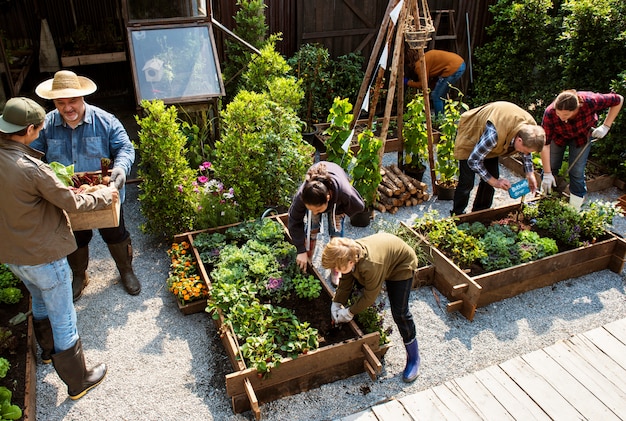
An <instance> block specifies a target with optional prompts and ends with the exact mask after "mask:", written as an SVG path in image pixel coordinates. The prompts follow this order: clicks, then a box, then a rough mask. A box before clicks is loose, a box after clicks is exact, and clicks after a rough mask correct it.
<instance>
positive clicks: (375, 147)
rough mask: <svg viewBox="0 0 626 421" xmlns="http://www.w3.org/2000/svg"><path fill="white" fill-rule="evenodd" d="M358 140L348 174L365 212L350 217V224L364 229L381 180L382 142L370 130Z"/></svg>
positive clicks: (360, 135)
mask: <svg viewBox="0 0 626 421" xmlns="http://www.w3.org/2000/svg"><path fill="white" fill-rule="evenodd" d="M358 140H359V151H358V152H357V154H356V158H355V163H354V166H353V167H352V170H351V172H350V173H351V176H352V185H353V186H354V188H355V189H356V190H357V191H358V192H359V194H360V195H361V197H363V200H364V201H365V211H364V212H362V213H360V214H356V215H354V216H352V217H351V218H350V223H351V224H352V225H354V226H357V227H366V226H367V225H369V223H370V219H371V215H372V208H373V206H374V203H375V202H376V199H377V197H378V185H379V184H380V182H381V180H382V175H381V174H380V150H381V148H382V147H383V142H382V140H380V139H378V138H377V137H375V136H374V132H372V130H370V129H365V130H363V132H361V133H359V135H358Z"/></svg>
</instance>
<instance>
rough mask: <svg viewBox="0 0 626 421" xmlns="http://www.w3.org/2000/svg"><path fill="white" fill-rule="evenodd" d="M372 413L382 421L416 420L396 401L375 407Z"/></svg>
mask: <svg viewBox="0 0 626 421" xmlns="http://www.w3.org/2000/svg"><path fill="white" fill-rule="evenodd" d="M372 412H373V413H374V415H376V418H378V419H379V420H381V421H403V420H404V421H413V420H414V419H415V418H413V417H412V416H411V415H410V414H409V413H408V412H407V411H405V409H404V407H403V406H402V404H401V403H400V402H398V401H397V400H395V399H392V400H390V401H389V402H385V403H383V404H380V405H375V406H373V407H372Z"/></svg>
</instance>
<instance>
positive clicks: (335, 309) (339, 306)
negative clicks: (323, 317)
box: [330, 301, 343, 323]
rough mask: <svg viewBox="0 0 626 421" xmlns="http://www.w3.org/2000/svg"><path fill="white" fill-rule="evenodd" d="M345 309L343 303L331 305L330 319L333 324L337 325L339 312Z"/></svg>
mask: <svg viewBox="0 0 626 421" xmlns="http://www.w3.org/2000/svg"><path fill="white" fill-rule="evenodd" d="M342 308H343V305H342V304H341V303H336V302H334V301H333V303H332V304H331V305H330V317H332V319H333V322H335V323H337V318H338V317H339V310H341V309H342Z"/></svg>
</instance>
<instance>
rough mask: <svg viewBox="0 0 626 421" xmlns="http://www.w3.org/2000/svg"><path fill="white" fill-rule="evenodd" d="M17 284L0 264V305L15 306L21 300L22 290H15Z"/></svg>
mask: <svg viewBox="0 0 626 421" xmlns="http://www.w3.org/2000/svg"><path fill="white" fill-rule="evenodd" d="M19 283H20V280H19V279H18V278H17V277H16V276H15V275H14V274H13V272H11V270H10V269H9V268H8V266H7V265H5V264H1V263H0V303H5V304H15V303H18V302H19V301H20V300H21V299H22V297H23V294H22V290H21V289H19V288H17V285H18V284H19Z"/></svg>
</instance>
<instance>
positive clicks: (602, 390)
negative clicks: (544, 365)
mask: <svg viewBox="0 0 626 421" xmlns="http://www.w3.org/2000/svg"><path fill="white" fill-rule="evenodd" d="M544 351H545V352H546V353H547V354H548V355H549V356H550V357H552V359H554V360H555V361H556V362H558V363H559V364H560V365H561V366H562V367H563V368H564V369H566V370H567V371H568V372H569V373H570V374H571V375H572V376H574V377H576V379H577V380H578V381H579V382H580V383H581V384H583V385H585V387H586V388H587V389H589V391H590V392H591V393H593V394H594V396H595V397H596V398H598V399H599V400H600V401H602V403H603V404H604V405H606V406H607V408H609V409H610V410H611V411H613V413H614V414H616V415H617V414H626V391H625V390H623V389H620V388H617V387H615V385H614V384H613V383H611V382H610V381H609V379H607V377H606V375H605V374H603V373H600V372H598V371H597V370H596V369H595V368H594V367H593V366H592V365H591V364H589V363H588V362H587V361H586V360H585V359H584V358H582V357H581V356H580V355H578V354H576V353H575V352H574V351H573V350H572V349H571V348H570V347H568V346H567V345H566V344H565V343H563V342H559V343H556V344H554V345H552V346H550V347H548V348H545V350H544Z"/></svg>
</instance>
